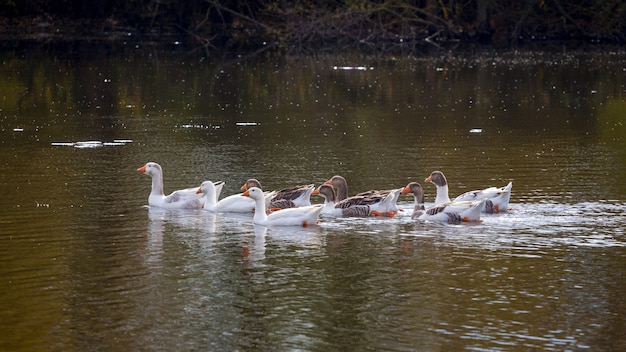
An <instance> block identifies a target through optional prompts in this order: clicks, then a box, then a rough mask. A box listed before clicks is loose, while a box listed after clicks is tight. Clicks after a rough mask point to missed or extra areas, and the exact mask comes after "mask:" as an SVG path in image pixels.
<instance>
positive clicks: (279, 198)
mask: <svg viewBox="0 0 626 352" xmlns="http://www.w3.org/2000/svg"><path fill="white" fill-rule="evenodd" d="M252 187H256V188H259V189H263V187H262V186H261V182H259V180H257V179H256V178H251V179H249V180H247V181H246V183H244V184H243V186H241V190H242V191H246V190H248V189H249V188H252ZM314 190H315V185H313V184H310V185H299V186H294V187H289V188H284V189H281V190H280V191H276V193H275V196H274V197H273V198H272V200H271V202H270V205H269V207H270V209H286V208H295V207H303V206H309V205H311V194H313V191H314Z"/></svg>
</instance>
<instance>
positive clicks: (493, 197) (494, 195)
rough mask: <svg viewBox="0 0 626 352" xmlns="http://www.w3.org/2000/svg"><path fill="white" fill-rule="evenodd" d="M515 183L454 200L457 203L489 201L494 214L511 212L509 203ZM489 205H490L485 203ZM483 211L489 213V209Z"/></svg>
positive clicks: (467, 194)
mask: <svg viewBox="0 0 626 352" xmlns="http://www.w3.org/2000/svg"><path fill="white" fill-rule="evenodd" d="M512 187H513V182H509V184H508V185H506V186H504V187H500V188H496V187H489V188H485V189H483V190H476V191H469V192H465V193H463V194H461V195H460V196H458V197H456V198H454V201H455V202H460V201H471V200H481V199H489V200H490V201H491V203H493V211H492V212H493V213H499V212H505V211H508V210H509V201H510V199H511V188H512ZM485 204H488V203H485ZM483 211H484V212H487V213H489V209H488V208H487V207H486V206H484V207H483Z"/></svg>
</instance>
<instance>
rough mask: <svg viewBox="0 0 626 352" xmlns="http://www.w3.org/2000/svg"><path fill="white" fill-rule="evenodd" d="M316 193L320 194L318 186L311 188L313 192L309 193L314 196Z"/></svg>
mask: <svg viewBox="0 0 626 352" xmlns="http://www.w3.org/2000/svg"><path fill="white" fill-rule="evenodd" d="M318 194H320V190H319V188H316V189H314V190H313V192H311V195H314V196H316V195H318Z"/></svg>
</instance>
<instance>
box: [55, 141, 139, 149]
mask: <svg viewBox="0 0 626 352" xmlns="http://www.w3.org/2000/svg"><path fill="white" fill-rule="evenodd" d="M132 142H133V140H132V139H114V140H113V142H101V141H81V142H52V143H50V145H51V146H53V147H74V148H79V149H85V148H99V147H110V146H120V145H126V144H128V143H132Z"/></svg>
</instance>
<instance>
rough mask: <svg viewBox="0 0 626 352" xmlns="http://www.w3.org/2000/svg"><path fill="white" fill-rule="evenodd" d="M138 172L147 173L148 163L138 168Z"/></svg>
mask: <svg viewBox="0 0 626 352" xmlns="http://www.w3.org/2000/svg"><path fill="white" fill-rule="evenodd" d="M137 172H141V173H142V174H145V173H146V165H144V166H142V167H140V168H138V169H137Z"/></svg>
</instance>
